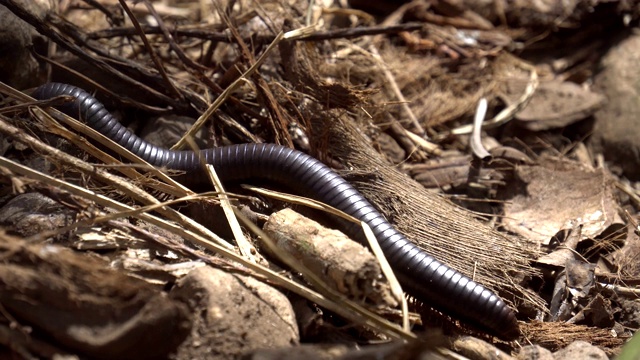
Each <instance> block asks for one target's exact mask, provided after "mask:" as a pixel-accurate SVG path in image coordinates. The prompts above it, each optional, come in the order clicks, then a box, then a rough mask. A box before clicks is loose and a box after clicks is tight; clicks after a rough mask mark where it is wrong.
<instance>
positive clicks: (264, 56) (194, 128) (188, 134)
mask: <svg viewBox="0 0 640 360" xmlns="http://www.w3.org/2000/svg"><path fill="white" fill-rule="evenodd" d="M283 37H284V35H283V33H282V32H280V33H279V34H278V35H277V36H276V38H275V39H274V40H273V42H272V43H271V44H269V46H268V47H267V48H266V49H265V51H264V52H263V53H262V55H260V57H259V58H258V59H257V60H256V62H255V63H254V64H253V65H252V66H251V67H250V68H249V69H248V70H247V71H245V72H244V73H243V74H242V75H241V76H240V77H239V78H237V79H236V80H235V81H234V82H232V83H231V85H229V86H228V87H227V88H226V89H224V91H223V92H222V94H220V96H218V98H217V99H216V100H215V101H214V102H213V104H211V106H209V107H208V108H207V110H206V111H205V112H203V113H202V115H200V117H199V118H198V120H196V122H195V123H194V124H193V126H192V127H191V128H190V129H189V130H188V131H187V132H186V133H185V134H184V135H183V136H182V138H181V139H180V140H179V141H178V142H177V143H176V144H175V145H174V146H173V147H171V149H172V150H177V149H182V148H184V146H185V145H186V144H187V138H192V137H193V136H194V135H195V134H196V133H197V132H198V130H200V128H201V127H202V126H203V125H204V123H205V122H206V121H207V120H208V119H209V118H210V117H211V115H213V113H214V112H216V110H218V108H219V107H220V105H222V103H223V102H224V101H225V100H227V98H228V97H229V96H230V95H231V93H232V92H233V91H234V90H235V89H236V88H237V87H238V86H239V85H240V84H241V83H242V82H244V81H247V78H248V77H249V76H251V74H253V73H254V72H255V71H256V70H257V69H258V67H260V65H261V64H262V63H263V62H264V61H265V60H266V59H267V56H268V55H269V54H270V53H271V51H272V50H273V49H274V48H275V47H276V45H278V43H280V41H281V40H282V39H283Z"/></svg>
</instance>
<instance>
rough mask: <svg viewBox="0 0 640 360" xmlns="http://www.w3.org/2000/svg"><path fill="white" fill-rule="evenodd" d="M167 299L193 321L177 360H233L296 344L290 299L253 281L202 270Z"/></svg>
mask: <svg viewBox="0 0 640 360" xmlns="http://www.w3.org/2000/svg"><path fill="white" fill-rule="evenodd" d="M171 297H172V298H174V299H177V300H181V301H183V302H185V303H186V304H187V305H188V306H189V307H190V308H191V311H192V313H193V317H194V319H193V324H194V325H193V328H192V331H191V334H190V335H189V336H188V338H187V339H186V340H185V341H184V342H183V343H182V344H181V345H180V347H179V349H178V351H177V353H176V356H175V358H176V359H178V360H180V359H229V358H236V357H239V356H240V355H242V354H246V353H248V352H251V351H254V350H256V349H275V348H283V347H290V346H292V345H296V344H298V343H299V341H300V339H299V335H298V327H297V325H296V320H295V315H294V313H293V310H292V307H291V304H290V303H289V301H288V299H287V298H286V297H285V296H284V295H283V294H282V293H280V292H279V291H277V290H275V289H274V288H272V287H270V286H267V285H265V284H264V283H262V282H260V281H258V280H256V279H253V278H251V277H246V276H240V275H233V274H230V273H227V272H224V271H222V270H219V269H214V268H211V267H202V268H198V269H196V270H193V271H191V272H190V273H189V274H188V275H187V276H186V277H184V278H183V279H182V280H181V281H180V282H179V283H178V284H177V286H176V287H175V288H174V289H173V290H172V292H171Z"/></svg>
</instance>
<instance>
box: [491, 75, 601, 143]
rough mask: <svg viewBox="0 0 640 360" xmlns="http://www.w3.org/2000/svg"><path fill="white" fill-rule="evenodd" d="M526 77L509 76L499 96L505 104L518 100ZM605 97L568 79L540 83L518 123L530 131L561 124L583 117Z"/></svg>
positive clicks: (595, 109) (526, 81)
mask: <svg viewBox="0 0 640 360" xmlns="http://www.w3.org/2000/svg"><path fill="white" fill-rule="evenodd" d="M527 84H528V80H524V79H522V80H520V79H512V80H510V81H508V82H507V83H506V84H505V86H504V88H505V89H504V91H503V92H502V94H500V97H501V98H502V100H503V101H504V102H506V103H507V105H512V104H514V103H517V102H518V101H519V98H520V96H521V94H522V93H523V92H524V89H525V87H526V86H527ZM604 102H605V98H604V96H602V95H600V94H597V93H594V92H592V91H589V90H587V89H585V88H583V87H581V86H579V85H577V84H574V83H571V82H567V81H565V82H561V81H557V80H554V81H548V82H541V83H540V84H539V85H538V88H537V90H536V92H535V93H534V94H533V97H532V98H531V100H530V102H529V104H527V106H525V108H524V109H522V111H520V112H518V113H517V114H516V116H515V118H516V119H517V120H518V123H519V124H520V125H521V126H522V127H524V128H526V129H528V130H532V131H540V130H548V129H553V128H559V127H564V126H567V125H569V124H573V123H574V122H576V121H579V120H582V119H585V118H587V117H589V116H591V115H593V113H595V112H596V111H597V110H598V109H600V108H601V107H602V105H604Z"/></svg>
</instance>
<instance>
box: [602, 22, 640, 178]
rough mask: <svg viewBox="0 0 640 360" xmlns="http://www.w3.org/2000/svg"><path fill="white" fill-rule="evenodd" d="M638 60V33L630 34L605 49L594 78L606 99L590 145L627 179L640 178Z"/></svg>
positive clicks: (639, 77) (639, 47)
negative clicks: (605, 51)
mask: <svg viewBox="0 0 640 360" xmlns="http://www.w3.org/2000/svg"><path fill="white" fill-rule="evenodd" d="M639 63H640V35H638V34H633V35H631V36H629V37H628V38H626V39H624V40H623V41H621V42H619V43H618V44H616V45H615V46H613V47H612V48H611V49H610V50H609V52H608V53H607V54H606V55H605V56H604V58H603V59H602V68H603V70H602V71H601V72H600V74H598V76H597V77H596V79H595V85H596V89H597V90H598V91H599V92H600V93H602V94H604V95H605V96H606V97H607V102H606V103H605V105H604V107H603V108H602V109H601V110H599V111H598V112H596V114H595V115H594V116H595V120H596V121H595V126H594V129H593V136H592V138H591V145H592V147H593V150H594V152H596V153H600V152H601V153H603V154H604V157H605V159H606V160H607V161H608V162H611V163H613V164H615V165H617V166H619V167H620V169H621V170H622V171H623V172H624V174H625V175H626V176H627V177H629V178H630V179H640V143H638V138H639V137H640V102H638V98H640V72H638V71H637V65H638V64H639Z"/></svg>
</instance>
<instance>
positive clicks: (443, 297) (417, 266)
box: [33, 83, 520, 340]
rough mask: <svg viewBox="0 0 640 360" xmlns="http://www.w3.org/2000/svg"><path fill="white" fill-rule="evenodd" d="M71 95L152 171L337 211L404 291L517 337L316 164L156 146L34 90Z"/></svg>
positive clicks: (51, 88)
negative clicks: (215, 179)
mask: <svg viewBox="0 0 640 360" xmlns="http://www.w3.org/2000/svg"><path fill="white" fill-rule="evenodd" d="M60 95H69V96H72V97H73V98H75V101H73V102H69V103H66V104H64V105H61V106H59V109H60V110H61V111H63V112H65V113H66V114H68V115H70V116H73V117H78V116H79V117H80V118H81V120H82V121H84V122H85V123H86V124H87V125H88V126H90V127H92V128H93V129H95V130H96V131H99V132H100V133H102V134H104V135H105V136H107V137H109V138H111V139H112V140H113V141H115V142H116V143H118V144H120V145H121V146H123V147H124V148H126V149H128V150H129V151H131V152H132V153H134V154H136V155H138V156H139V157H140V158H142V159H144V160H146V161H147V162H149V163H150V164H152V165H154V166H158V167H165V168H168V169H175V170H182V171H186V172H188V173H190V172H193V173H201V170H200V169H201V160H202V159H203V160H204V161H205V162H206V163H208V164H211V165H213V166H214V168H215V169H216V172H217V173H218V174H219V176H220V178H221V180H222V181H223V182H224V181H230V180H251V179H256V180H265V181H270V182H274V183H276V184H279V185H282V186H285V187H287V188H289V189H290V190H291V191H293V192H295V193H297V194H299V195H303V196H306V197H309V198H312V199H315V200H318V201H321V202H324V203H326V204H328V205H331V206H333V207H335V208H338V209H340V210H342V211H344V212H345V213H347V214H349V215H351V216H353V217H355V218H357V219H360V220H361V221H364V222H365V223H367V224H368V225H369V226H370V227H371V229H372V230H373V233H374V234H375V236H376V238H377V240H378V242H379V243H380V247H381V248H382V250H383V252H384V254H385V255H386V257H387V259H388V261H389V263H390V264H391V267H392V268H393V270H394V273H395V274H396V276H397V277H398V280H399V281H400V283H401V285H402V287H403V289H404V290H405V291H406V292H408V293H409V294H410V295H411V296H413V297H415V298H417V299H418V300H420V301H422V302H424V303H426V304H429V305H430V306H432V307H434V308H435V309H437V310H439V311H442V312H443V313H444V314H446V315H449V316H451V317H453V318H456V319H458V320H461V321H463V322H466V323H468V324H470V325H473V326H475V327H477V328H479V329H481V330H483V331H485V332H487V333H489V334H492V335H496V336H498V337H500V338H503V339H505V340H513V339H516V338H517V337H518V336H519V334H520V331H519V328H518V323H517V320H516V317H515V313H514V311H513V310H512V309H511V308H510V307H509V306H507V304H506V303H505V302H504V301H502V299H500V298H499V297H498V296H497V295H495V294H494V293H493V292H491V291H490V290H488V289H486V288H485V287H484V286H482V285H480V284H478V283H476V282H475V281H473V280H471V279H469V278H468V277H467V276H465V275H463V274H461V273H460V272H458V271H456V270H454V269H452V268H450V267H449V266H447V265H445V264H443V263H441V262H440V261H438V260H436V259H435V258H434V257H433V256H431V255H429V254H427V253H426V252H424V251H422V250H421V249H420V248H418V247H417V246H416V245H415V244H413V243H412V242H411V241H409V240H408V239H407V238H406V237H405V236H404V235H402V234H401V233H400V232H398V231H397V230H396V229H395V228H394V227H393V226H392V225H391V224H390V223H389V222H388V221H387V220H386V219H385V218H384V217H383V216H382V214H380V212H378V211H377V210H376V209H375V208H374V207H373V206H372V205H371V204H370V203H369V202H368V201H367V200H366V199H365V198H364V197H363V196H362V195H361V194H360V193H359V192H358V191H357V190H356V189H355V188H354V187H353V186H352V185H351V184H349V183H348V182H347V181H346V180H344V179H343V178H342V177H340V176H339V175H338V174H336V173H335V172H334V171H333V170H331V169H330V168H329V167H327V166H326V165H324V164H323V163H322V162H320V161H319V160H317V159H315V158H313V157H311V156H309V155H307V154H305V153H303V152H300V151H297V150H293V149H290V148H288V147H284V146H280V145H276V144H240V145H230V146H222V147H216V148H211V149H205V150H200V151H199V152H197V153H196V152H194V151H188V150H186V151H185V150H178V151H174V150H168V149H165V148H161V147H158V146H154V145H152V144H150V143H148V142H146V141H144V140H142V139H141V138H140V137H138V136H136V135H135V134H134V133H133V132H131V131H130V130H129V129H127V128H126V127H124V126H123V125H122V124H120V123H119V122H118V121H117V120H116V119H115V118H114V117H113V116H112V115H111V114H110V113H109V111H107V110H106V109H105V107H104V105H102V104H101V103H100V102H99V101H98V100H96V99H95V98H94V97H93V96H91V94H89V93H88V92H86V91H84V90H82V89H80V88H78V87H75V86H72V85H67V84H60V83H49V84H45V85H42V86H40V87H39V88H37V89H36V90H35V91H34V93H33V96H34V97H35V98H37V99H40V100H45V99H50V98H53V97H56V96H60ZM341 230H342V231H343V232H345V233H346V234H347V235H349V236H351V237H352V238H354V239H356V240H358V241H360V242H361V243H363V244H365V246H366V241H364V237H363V234H362V229H361V228H360V226H359V225H358V224H353V223H349V224H347V223H344V224H343V228H341Z"/></svg>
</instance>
